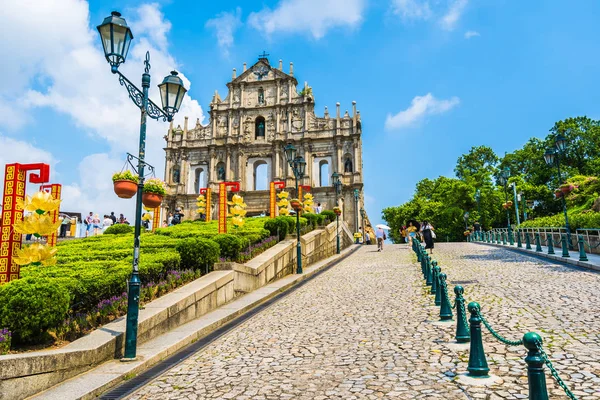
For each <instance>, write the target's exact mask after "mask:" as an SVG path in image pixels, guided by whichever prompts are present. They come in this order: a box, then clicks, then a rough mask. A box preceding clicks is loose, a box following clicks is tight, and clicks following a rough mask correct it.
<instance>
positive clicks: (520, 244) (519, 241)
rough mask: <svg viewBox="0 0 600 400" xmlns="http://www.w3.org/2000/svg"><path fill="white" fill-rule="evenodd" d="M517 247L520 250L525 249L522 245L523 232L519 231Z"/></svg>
mask: <svg viewBox="0 0 600 400" xmlns="http://www.w3.org/2000/svg"><path fill="white" fill-rule="evenodd" d="M517 247H518V248H520V249H521V248H523V243H521V232H520V231H517Z"/></svg>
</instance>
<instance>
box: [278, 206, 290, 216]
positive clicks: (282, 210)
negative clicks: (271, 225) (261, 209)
mask: <svg viewBox="0 0 600 400" xmlns="http://www.w3.org/2000/svg"><path fill="white" fill-rule="evenodd" d="M279 215H290V210H288V209H287V207H281V208H280V209H279Z"/></svg>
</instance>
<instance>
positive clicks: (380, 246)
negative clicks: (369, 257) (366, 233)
mask: <svg viewBox="0 0 600 400" xmlns="http://www.w3.org/2000/svg"><path fill="white" fill-rule="evenodd" d="M375 238H376V239H377V251H383V241H384V240H385V239H387V237H386V236H385V232H384V231H383V229H381V228H377V231H376V232H375Z"/></svg>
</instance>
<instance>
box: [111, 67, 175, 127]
mask: <svg viewBox="0 0 600 400" xmlns="http://www.w3.org/2000/svg"><path fill="white" fill-rule="evenodd" d="M117 74H119V83H120V84H121V86H125V89H127V92H128V93H129V98H130V99H131V100H132V101H133V103H134V104H135V105H136V106H137V107H138V108H139V109H140V110H141V109H143V108H144V93H143V92H142V91H141V90H140V89H138V88H137V86H135V85H134V84H133V83H132V82H131V81H130V80H129V79H127V78H126V77H125V75H123V74H122V73H121V71H118V70H117ZM146 112H147V115H148V116H149V117H150V118H152V119H155V120H160V119H162V120H163V121H170V120H171V118H170V117H169V116H168V115H167V114H165V112H164V111H163V110H162V109H161V108H160V107H159V106H157V105H156V104H154V102H153V101H152V100H150V99H148V105H147V107H146Z"/></svg>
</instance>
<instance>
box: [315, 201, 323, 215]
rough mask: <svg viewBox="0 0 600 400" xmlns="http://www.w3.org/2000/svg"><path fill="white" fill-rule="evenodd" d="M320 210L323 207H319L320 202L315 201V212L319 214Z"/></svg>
mask: <svg viewBox="0 0 600 400" xmlns="http://www.w3.org/2000/svg"><path fill="white" fill-rule="evenodd" d="M321 211H323V207H321V203H317V206H316V207H315V214H321Z"/></svg>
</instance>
